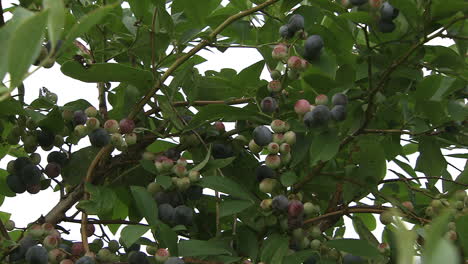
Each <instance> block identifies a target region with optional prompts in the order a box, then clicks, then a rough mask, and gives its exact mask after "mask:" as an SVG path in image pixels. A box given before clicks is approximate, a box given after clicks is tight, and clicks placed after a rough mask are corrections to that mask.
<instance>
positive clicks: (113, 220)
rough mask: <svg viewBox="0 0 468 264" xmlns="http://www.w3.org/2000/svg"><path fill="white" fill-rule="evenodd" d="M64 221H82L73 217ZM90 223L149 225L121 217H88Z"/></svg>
mask: <svg viewBox="0 0 468 264" xmlns="http://www.w3.org/2000/svg"><path fill="white" fill-rule="evenodd" d="M62 221H63V222H68V223H78V224H79V223H81V220H79V219H73V218H71V217H67V218H64V219H62ZM88 223H89V224H93V225H94V224H97V225H98V224H102V225H114V224H115V225H141V226H149V225H147V224H143V223H139V222H135V221H127V220H120V219H112V220H97V219H88Z"/></svg>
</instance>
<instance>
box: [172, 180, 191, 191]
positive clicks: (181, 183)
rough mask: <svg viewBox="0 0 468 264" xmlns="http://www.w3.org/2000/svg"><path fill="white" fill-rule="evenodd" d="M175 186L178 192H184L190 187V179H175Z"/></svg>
mask: <svg viewBox="0 0 468 264" xmlns="http://www.w3.org/2000/svg"><path fill="white" fill-rule="evenodd" d="M174 178H176V177H174ZM175 185H176V186H177V188H178V189H179V190H181V191H185V190H187V189H188V188H189V187H190V179H189V177H183V178H176V180H175Z"/></svg>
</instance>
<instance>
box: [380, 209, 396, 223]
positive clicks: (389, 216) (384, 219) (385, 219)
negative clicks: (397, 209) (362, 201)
mask: <svg viewBox="0 0 468 264" xmlns="http://www.w3.org/2000/svg"><path fill="white" fill-rule="evenodd" d="M380 222H381V223H382V224H383V225H389V224H391V223H392V222H393V213H392V212H391V211H388V210H387V211H384V212H383V213H381V214H380Z"/></svg>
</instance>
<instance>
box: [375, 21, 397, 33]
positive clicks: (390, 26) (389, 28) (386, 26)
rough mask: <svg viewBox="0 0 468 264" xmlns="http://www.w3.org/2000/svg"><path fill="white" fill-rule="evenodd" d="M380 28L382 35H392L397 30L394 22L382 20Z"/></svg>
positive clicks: (379, 24)
mask: <svg viewBox="0 0 468 264" xmlns="http://www.w3.org/2000/svg"><path fill="white" fill-rule="evenodd" d="M378 28H379V31H380V32H382V33H392V32H393V31H394V30H395V28H396V25H395V23H393V22H392V21H385V20H380V21H379V23H378Z"/></svg>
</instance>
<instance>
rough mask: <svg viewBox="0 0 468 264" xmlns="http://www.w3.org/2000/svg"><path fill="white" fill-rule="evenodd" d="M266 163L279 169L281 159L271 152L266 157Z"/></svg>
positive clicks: (272, 167)
mask: <svg viewBox="0 0 468 264" xmlns="http://www.w3.org/2000/svg"><path fill="white" fill-rule="evenodd" d="M265 165H266V166H267V167H269V168H271V169H278V168H279V167H281V159H280V157H279V156H278V155H275V154H270V155H268V156H266V158H265Z"/></svg>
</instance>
